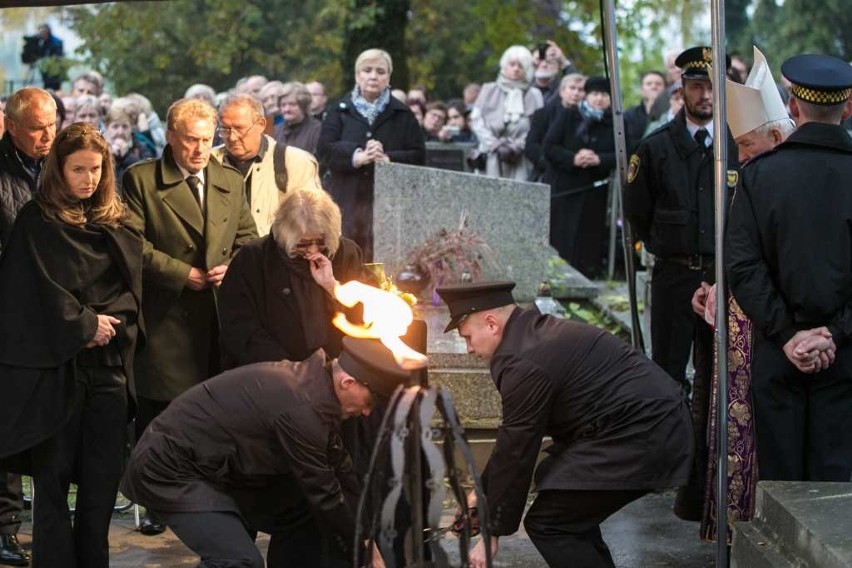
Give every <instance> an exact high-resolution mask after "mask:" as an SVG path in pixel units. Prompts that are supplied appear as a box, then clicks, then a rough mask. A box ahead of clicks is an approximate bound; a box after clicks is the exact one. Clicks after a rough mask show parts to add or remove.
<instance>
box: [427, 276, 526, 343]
mask: <svg viewBox="0 0 852 568" xmlns="http://www.w3.org/2000/svg"><path fill="white" fill-rule="evenodd" d="M514 287H515V283H514V282H478V283H476V284H461V285H459V286H444V287H441V288H436V289H435V291H436V292H437V293H438V295H439V296H441V299H442V300H444V302H445V303H446V304H447V307H448V308H450V323H448V324H447V328H446V329H445V330H444V333H447V332H448V331H450V330H453V329H455V328H457V327H458V326H459V324H460V323H461V322H462V320H463V319H464V318H466V317H467V316H469V315H470V314H472V313H475V312H481V311H484V310H490V309H491V308H499V307H500V306H506V305H509V304H514V303H515V299H514V298H513V297H512V289H513V288H514Z"/></svg>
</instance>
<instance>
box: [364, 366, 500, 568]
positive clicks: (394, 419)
mask: <svg viewBox="0 0 852 568" xmlns="http://www.w3.org/2000/svg"><path fill="white" fill-rule="evenodd" d="M427 373H428V370H427V368H426V367H423V368H422V369H417V370H414V371H412V380H411V385H410V386H408V387H403V386H400V387H398V388H397V390H396V392H395V393H394V395H393V397H392V398H391V400H390V403H389V405H388V407H387V411H386V413H385V415H384V418H383V421H382V425H381V428H380V430H379V433H378V436H377V439H376V441H375V444H374V446H373V453H372V456H371V459H370V465H369V470H368V472H367V474H366V475H365V478H364V488H363V492H362V493H361V499H360V501H359V503H358V512H357V524H356V534H355V544H356V546H355V550H359V549H360V545H361V544H362V543H363V542H364V541H367V544H368V546H367V550H368V551H369V550H371V549H372V546H373V545H374V544H375V545H376V546H377V547H378V549H379V550H380V552H381V553H382V558H383V560H384V562H385V565H386V566H387V567H388V568H404V567H410V566H418V567H435V568H445V567H449V566H451V565H452V564H451V563H450V558H449V556H448V554H447V552H446V550H445V549H444V548H443V547H442V546H441V541H442V539H443V538H444V537H445V536H447V533H450V532H452V534H455V535H456V536H457V538H458V551H459V556H458V558H459V564H457V565H459V566H462V567H467V566H469V565H470V562H469V549H470V543H471V538H472V537H473V536H475V534H472V531H471V527H474V526H475V519H473V518H472V516H475V514H476V513H475V512H474V511H473V509H471V508H469V507H468V506H467V497H466V495H465V491H464V486H465V484H470V483H471V480H472V484H473V491H475V492H476V497H477V509H478V514H479V518H480V519H482V523H481V530H482V538H483V539H486V542H487V541H488V539H489V537H490V535H489V532H488V526H487V522H485V520H486V519H487V518H488V510H487V504H486V501H485V496H484V494H483V491H482V484H481V480H480V478H479V474H478V473H477V471H476V467H475V465H474V461H473V453H472V452H471V450H470V446H468V444H467V440H466V438H465V433H464V428H462V426H461V423H460V422H459V420H458V417H457V416H456V412H455V408H454V406H453V401H452V397H451V396H450V393H449V391H447V390H446V389H444V388H441V387H440V386H436V387H433V386H429V385H428V382H427ZM439 444H440V445H439ZM457 455H460V456H461V463H456V456H457ZM447 501H449V502H451V503H452V502H455V504H456V506H457V507H458V510H460V514H459V515H457V518H456V521H455V522H454V523H453V524H452V525H451V526H448V527H441V526H440V522H441V515H442V513H443V511H444V508H445V504H446V502H447ZM450 506H452V505H450ZM485 550H486V552H487V554H489V555H490V547H489V546H486V547H485ZM366 558H367V561H366V565H367V566H372V565H373V564H372V562H371V559H370V554H369V552H368V554H367V557H366ZM359 560H361V559H359V558H358V555H357V554H356V555H355V558H354V562H353V566H354V567H355V568H358V567H359V565H362V564H360V563H359ZM487 565H488V566H489V567H490V566H491V558H490V556H489V557H488V559H487Z"/></svg>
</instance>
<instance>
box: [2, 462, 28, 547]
mask: <svg viewBox="0 0 852 568" xmlns="http://www.w3.org/2000/svg"><path fill="white" fill-rule="evenodd" d="M23 510H24V490H23V487H22V486H21V476H20V475H18V474H17V473H6V472H0V534H2V535H6V536H8V535H13V534H18V529H19V528H21V513H22V512H23Z"/></svg>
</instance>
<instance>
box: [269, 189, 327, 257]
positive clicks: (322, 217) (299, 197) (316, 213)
mask: <svg viewBox="0 0 852 568" xmlns="http://www.w3.org/2000/svg"><path fill="white" fill-rule="evenodd" d="M341 227H342V221H341V215H340V207H338V206H337V203H335V202H334V200H333V199H332V198H331V196H330V195H329V194H327V193H326V192H324V191H316V190H303V189H300V190H296V191H288V192H287V193H285V194H284V197H283V198H282V199H281V204H280V205H279V206H278V210H277V211H276V212H275V219H274V220H273V221H272V228H271V232H272V237H273V238H274V239H275V244H276V245H278V248H279V249H281V250H282V251H284V252H285V253H286V254H287V255H290V256H292V255H293V254H294V253H295V251H296V244H297V243H298V242H299V240H301V238H302V236H303V235H305V234H308V233H320V234H322V235H323V237H324V238H325V246H326V248H327V249H328V254H329V257H333V256H334V254H335V253H336V252H337V249H338V248H339V247H340V234H341V232H342V229H341Z"/></svg>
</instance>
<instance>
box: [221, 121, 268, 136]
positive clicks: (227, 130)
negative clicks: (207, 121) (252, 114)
mask: <svg viewBox="0 0 852 568" xmlns="http://www.w3.org/2000/svg"><path fill="white" fill-rule="evenodd" d="M258 122H260V119H259V118H258V119H257V120H255V121H254V122H252V123H251V125H249V126H247V127H245V128H233V127H230V126H220V127H219V128H217V129H216V131H217V132H218V133H219V136H221V137H222V138H223V139H224V140H228V139H229V138H230V137H231V134H232V133H233V134H236V135H237V139H240V140H241V139H243V138H245V137H246V134H248V133H249V132H250V131H251V129H252V128H254V127H255V126H257V123H258Z"/></svg>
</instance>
